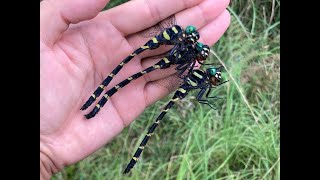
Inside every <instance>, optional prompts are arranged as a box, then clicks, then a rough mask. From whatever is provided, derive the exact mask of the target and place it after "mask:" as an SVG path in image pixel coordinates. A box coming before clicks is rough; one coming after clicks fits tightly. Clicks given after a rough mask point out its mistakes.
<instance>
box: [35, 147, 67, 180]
mask: <svg viewBox="0 0 320 180" xmlns="http://www.w3.org/2000/svg"><path fill="white" fill-rule="evenodd" d="M45 147H46V146H44V144H43V143H41V142H40V180H49V179H50V178H51V176H52V175H53V174H55V173H57V172H59V171H60V170H61V169H62V167H61V168H59V167H60V166H58V165H57V164H56V162H55V161H54V159H53V154H52V153H51V151H50V150H49V148H45Z"/></svg>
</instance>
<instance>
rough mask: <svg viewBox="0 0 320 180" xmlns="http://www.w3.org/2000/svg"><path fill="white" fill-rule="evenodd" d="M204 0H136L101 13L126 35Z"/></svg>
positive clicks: (103, 17)
mask: <svg viewBox="0 0 320 180" xmlns="http://www.w3.org/2000/svg"><path fill="white" fill-rule="evenodd" d="M202 1H203V0H174V1H172V0H157V1H154V0H135V1H129V2H127V3H124V4H122V5H120V6H117V7H115V8H112V9H110V10H107V11H105V12H103V13H100V15H99V18H102V19H106V18H107V19H108V20H109V21H110V22H111V23H112V25H113V26H115V27H116V28H117V29H118V30H119V31H120V32H122V33H123V35H124V36H126V35H128V34H132V33H136V32H139V31H141V30H144V29H146V28H148V27H150V26H153V25H155V24H157V23H158V22H160V21H161V20H163V19H165V18H167V17H169V16H170V15H172V14H175V13H177V12H179V11H181V10H183V9H187V8H190V7H193V6H195V5H197V4H199V3H200V2H202Z"/></svg>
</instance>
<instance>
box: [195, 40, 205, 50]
mask: <svg viewBox="0 0 320 180" xmlns="http://www.w3.org/2000/svg"><path fill="white" fill-rule="evenodd" d="M196 48H197V50H198V51H201V50H202V49H203V44H202V43H201V42H197V44H196Z"/></svg>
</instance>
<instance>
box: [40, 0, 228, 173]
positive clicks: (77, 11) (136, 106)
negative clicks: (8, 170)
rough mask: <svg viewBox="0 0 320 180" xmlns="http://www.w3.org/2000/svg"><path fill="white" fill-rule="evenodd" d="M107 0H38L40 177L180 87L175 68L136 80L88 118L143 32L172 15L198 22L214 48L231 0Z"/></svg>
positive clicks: (143, 63) (183, 22) (133, 66)
mask: <svg viewBox="0 0 320 180" xmlns="http://www.w3.org/2000/svg"><path fill="white" fill-rule="evenodd" d="M107 3H108V0H90V1H88V0H43V1H41V2H40V104H41V105H40V179H49V178H50V177H51V176H52V175H53V174H54V173H57V172H59V171H60V170H62V169H63V168H64V167H65V166H67V165H71V164H74V163H76V162H78V161H80V160H82V159H84V158H85V157H87V156H89V155H90V154H92V153H94V152H95V151H97V150H98V149H99V148H101V147H102V146H103V145H104V144H106V143H108V142H110V141H111V140H112V138H113V137H115V136H117V135H118V134H119V133H120V132H121V131H122V130H123V129H124V128H125V127H126V126H127V125H129V124H130V123H131V122H132V121H133V120H134V119H135V118H137V116H138V115H139V114H140V113H142V112H143V111H144V110H145V108H146V107H148V106H150V105H152V104H153V103H154V102H156V101H158V100H159V99H161V98H163V97H165V96H166V95H168V94H169V93H170V92H172V91H173V90H174V89H175V88H176V87H177V85H178V83H177V82H178V79H177V78H176V76H175V75H174V73H175V70H174V67H170V68H168V69H165V70H157V71H154V72H152V73H150V74H146V75H144V76H143V78H140V79H138V80H135V81H133V82H132V83H130V84H129V85H127V86H126V87H124V88H123V89H121V90H120V91H119V92H117V94H116V95H115V96H113V97H112V98H111V99H110V100H109V101H108V103H107V104H106V105H105V106H104V107H103V109H101V111H100V112H99V114H98V115H97V116H95V117H94V118H92V119H90V120H87V119H85V118H84V116H83V115H84V114H85V113H88V111H90V110H91V109H90V108H89V109H88V110H87V111H85V112H82V111H80V110H79V109H80V107H81V106H82V104H83V103H84V102H85V101H86V100H87V98H89V97H90V95H91V93H92V92H93V91H94V90H95V89H96V87H97V86H98V85H99V84H100V83H101V82H102V81H103V79H104V78H105V77H106V75H108V73H110V72H111V71H112V70H113V68H114V67H116V66H117V65H118V64H119V63H120V62H121V61H122V60H123V59H124V58H125V57H126V56H127V55H129V54H130V53H132V52H133V51H134V50H135V49H137V48H138V47H139V46H141V45H142V44H144V43H145V42H146V41H147V40H149V39H150V38H143V37H142V36H140V35H139V33H138V32H139V31H141V30H144V29H147V28H149V27H151V26H153V25H154V24H156V23H158V22H159V21H161V20H163V19H165V18H166V17H168V16H170V15H173V14H174V15H175V17H176V21H177V24H178V25H180V26H182V27H186V26H187V25H194V26H195V27H196V28H197V29H198V31H199V33H200V36H201V38H200V40H199V41H200V42H202V43H204V44H207V45H209V46H212V45H213V44H214V43H215V42H217V41H218V40H219V38H220V37H221V36H222V35H223V33H224V32H225V31H226V29H227V27H228V26H229V24H230V15H229V13H228V11H227V10H226V7H227V5H228V4H229V0H175V1H172V0H157V1H152V0H133V1H130V2H128V3H125V4H123V5H120V6H118V7H115V8H112V9H110V10H107V11H104V12H100V11H101V10H102V9H103V7H104V6H105V5H106V4H107ZM168 48H169V47H161V48H159V49H157V50H152V51H149V52H144V53H143V54H141V55H140V56H138V57H136V58H134V59H133V60H132V62H130V63H128V64H127V65H126V66H124V69H125V70H124V69H123V70H122V71H120V73H119V74H118V75H117V76H115V78H114V80H113V81H111V83H110V85H109V87H112V86H114V85H115V84H116V83H118V82H119V81H120V80H123V79H125V78H127V77H128V76H130V75H132V74H133V73H136V72H139V71H141V70H143V69H144V68H146V67H148V66H151V65H153V64H155V63H156V62H157V61H159V59H153V58H148V57H150V56H153V55H157V54H161V53H163V52H165V51H167V50H168Z"/></svg>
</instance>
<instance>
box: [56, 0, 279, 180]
mask: <svg viewBox="0 0 320 180" xmlns="http://www.w3.org/2000/svg"><path fill="white" fill-rule="evenodd" d="M121 2H124V1H119V0H117V1H116V0H114V1H112V3H113V4H114V5H117V4H120V3H121ZM273 3H274V5H273ZM110 7H111V6H110ZM110 7H108V8H110ZM279 9H280V1H278V0H276V1H272V0H265V1H260V0H256V1H249V0H238V1H232V3H231V4H230V7H229V12H230V13H231V14H232V22H231V25H230V27H229V29H228V30H227V32H226V34H225V35H224V36H223V37H222V38H221V39H220V40H219V42H218V43H216V45H215V46H214V47H212V49H213V50H214V51H215V52H216V53H217V54H218V56H219V57H220V58H221V59H222V60H223V62H224V64H225V65H226V67H227V69H228V71H229V73H230V74H226V76H227V79H229V80H230V82H229V83H226V84H225V85H223V86H222V87H220V88H218V89H217V90H216V91H215V93H214V94H217V95H219V96H220V97H223V98H225V99H224V100H220V101H218V102H217V107H218V110H217V111H214V110H211V109H209V108H208V107H207V106H204V105H200V104H199V103H197V102H196V100H195V95H196V94H195V93H191V94H189V96H188V97H187V98H186V99H184V100H183V101H182V102H179V103H178V104H176V105H175V106H174V108H173V109H172V110H170V111H169V112H168V114H167V115H166V116H165V118H164V122H163V123H162V124H160V127H159V128H158V129H157V130H156V132H155V135H154V136H153V137H152V138H151V141H149V143H148V145H147V148H146V149H145V151H144V153H143V155H142V158H140V159H139V162H138V164H137V165H136V166H135V167H134V169H133V171H132V172H131V173H130V174H129V175H125V176H124V175H122V172H123V170H124V168H125V166H126V165H127V163H128V162H129V160H130V158H131V156H132V154H133V153H134V151H135V150H136V148H137V146H138V143H140V141H141V140H142V138H143V136H144V134H145V131H146V129H147V127H148V126H149V125H151V124H152V122H153V121H154V120H155V118H156V117H157V116H158V113H159V111H160V110H159V109H160V108H161V107H163V105H164V104H165V103H166V102H167V100H168V99H169V98H171V96H172V95H170V96H168V97H166V98H164V99H163V100H162V101H159V102H157V103H156V104H155V105H153V106H151V107H150V108H148V109H147V110H146V111H145V112H144V113H143V114H142V115H141V116H140V117H139V118H138V119H136V121H134V122H133V123H132V124H131V125H130V127H128V128H126V129H125V130H124V131H123V132H122V133H121V134H120V135H119V136H118V137H117V138H115V139H114V140H113V141H112V142H111V143H109V144H107V145H106V146H105V148H102V149H101V150H99V151H98V152H96V153H95V154H93V155H91V156H90V157H88V158H86V159H85V160H83V161H81V162H79V163H77V164H75V165H72V166H69V167H67V168H65V170H64V171H62V172H60V173H58V174H56V175H55V176H54V177H53V179H201V180H202V179H219V180H224V179H228V180H229V179H246V180H247V179H270V180H274V179H280V55H279V54H280V45H279V44H280V43H279V41H280V13H279ZM272 12H273V13H272ZM210 61H211V62H212V63H217V64H219V61H218V60H217V58H216V57H214V56H213V55H211V57H210ZM240 92H241V93H242V95H241V93H240ZM244 98H245V99H246V100H247V102H248V103H245V100H244Z"/></svg>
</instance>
